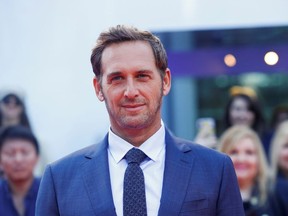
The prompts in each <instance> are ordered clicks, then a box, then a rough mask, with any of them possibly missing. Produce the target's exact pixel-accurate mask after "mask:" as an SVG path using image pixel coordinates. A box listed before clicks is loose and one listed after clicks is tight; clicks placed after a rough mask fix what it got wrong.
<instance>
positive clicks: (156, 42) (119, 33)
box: [90, 25, 168, 80]
mask: <svg viewBox="0 0 288 216" xmlns="http://www.w3.org/2000/svg"><path fill="white" fill-rule="evenodd" d="M126 41H146V42H148V43H149V44H150V46H151V48H152V50H153V54H154V58H155V64H156V67H157V68H158V70H159V71H160V75H161V78H163V77H164V74H165V70H166V69H167V65H168V63H167V54H166V51H165V49H164V47H163V44H162V43H161V41H160V39H159V38H158V37H156V36H155V35H153V34H152V33H151V32H149V31H143V30H138V29H137V28H135V27H132V26H125V25H117V26H115V27H111V28H109V29H108V30H107V31H104V32H102V33H101V34H100V35H99V37H98V39H97V41H96V46H95V47H94V48H93V50H92V54H91V58H90V61H91V64H92V68H93V72H94V74H95V76H96V77H97V78H98V79H99V80H101V74H102V73H101V70H102V64H101V59H102V53H103V51H104V49H105V48H106V47H108V46H109V45H111V44H115V43H122V42H126Z"/></svg>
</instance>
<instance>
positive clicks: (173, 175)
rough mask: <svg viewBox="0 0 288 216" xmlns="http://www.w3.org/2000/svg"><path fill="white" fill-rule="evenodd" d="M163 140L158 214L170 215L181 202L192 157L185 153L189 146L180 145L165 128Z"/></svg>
mask: <svg viewBox="0 0 288 216" xmlns="http://www.w3.org/2000/svg"><path fill="white" fill-rule="evenodd" d="M165 142H166V159H165V171H164V179H163V188H162V195H161V201H160V208H159V212H158V215H159V216H166V215H171V216H172V215H178V213H179V211H180V209H181V206H182V204H183V201H184V198H185V194H186V188H187V186H188V183H189V181H190V178H191V170H192V165H193V161H194V159H193V158H192V157H191V155H190V156H189V157H188V154H185V152H188V151H191V149H190V147H189V146H188V145H185V144H183V145H182V146H181V142H180V141H178V142H177V141H175V140H174V139H173V137H172V136H171V135H170V134H169V132H168V131H167V130H166V138H165ZM177 145H178V146H177Z"/></svg>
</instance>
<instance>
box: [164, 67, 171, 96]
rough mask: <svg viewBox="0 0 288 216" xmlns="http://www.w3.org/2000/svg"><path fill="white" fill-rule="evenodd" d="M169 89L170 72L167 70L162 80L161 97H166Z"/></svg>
mask: <svg viewBox="0 0 288 216" xmlns="http://www.w3.org/2000/svg"><path fill="white" fill-rule="evenodd" d="M170 89H171V72H170V69H169V68H167V69H166V71H165V76H164V78H163V95H168V93H169V92H170Z"/></svg>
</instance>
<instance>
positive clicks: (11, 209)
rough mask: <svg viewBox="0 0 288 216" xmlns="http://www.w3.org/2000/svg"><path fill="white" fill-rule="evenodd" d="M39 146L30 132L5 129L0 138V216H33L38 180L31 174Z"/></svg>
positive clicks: (21, 129) (19, 127)
mask: <svg viewBox="0 0 288 216" xmlns="http://www.w3.org/2000/svg"><path fill="white" fill-rule="evenodd" d="M38 158H39V145H38V141H37V140H36V137H35V136H34V135H33V133H32V132H31V130H30V129H28V128H26V127H23V126H11V127H7V128H5V129H4V130H3V131H2V133H1V134H0V165H1V167H2V169H3V171H4V178H3V179H1V180H0V215H1V216H2V215H3V216H4V215H5V216H6V215H7V216H8V215H9V216H34V215H35V203H36V197H37V192H38V188H39V183H40V180H39V178H36V177H35V176H34V174H33V171H34V168H35V166H36V164H37V161H38Z"/></svg>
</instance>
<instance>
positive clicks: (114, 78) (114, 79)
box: [111, 76, 123, 81]
mask: <svg viewBox="0 0 288 216" xmlns="http://www.w3.org/2000/svg"><path fill="white" fill-rule="evenodd" d="M122 79H123V77H122V76H115V77H112V78H111V81H119V80H122Z"/></svg>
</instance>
